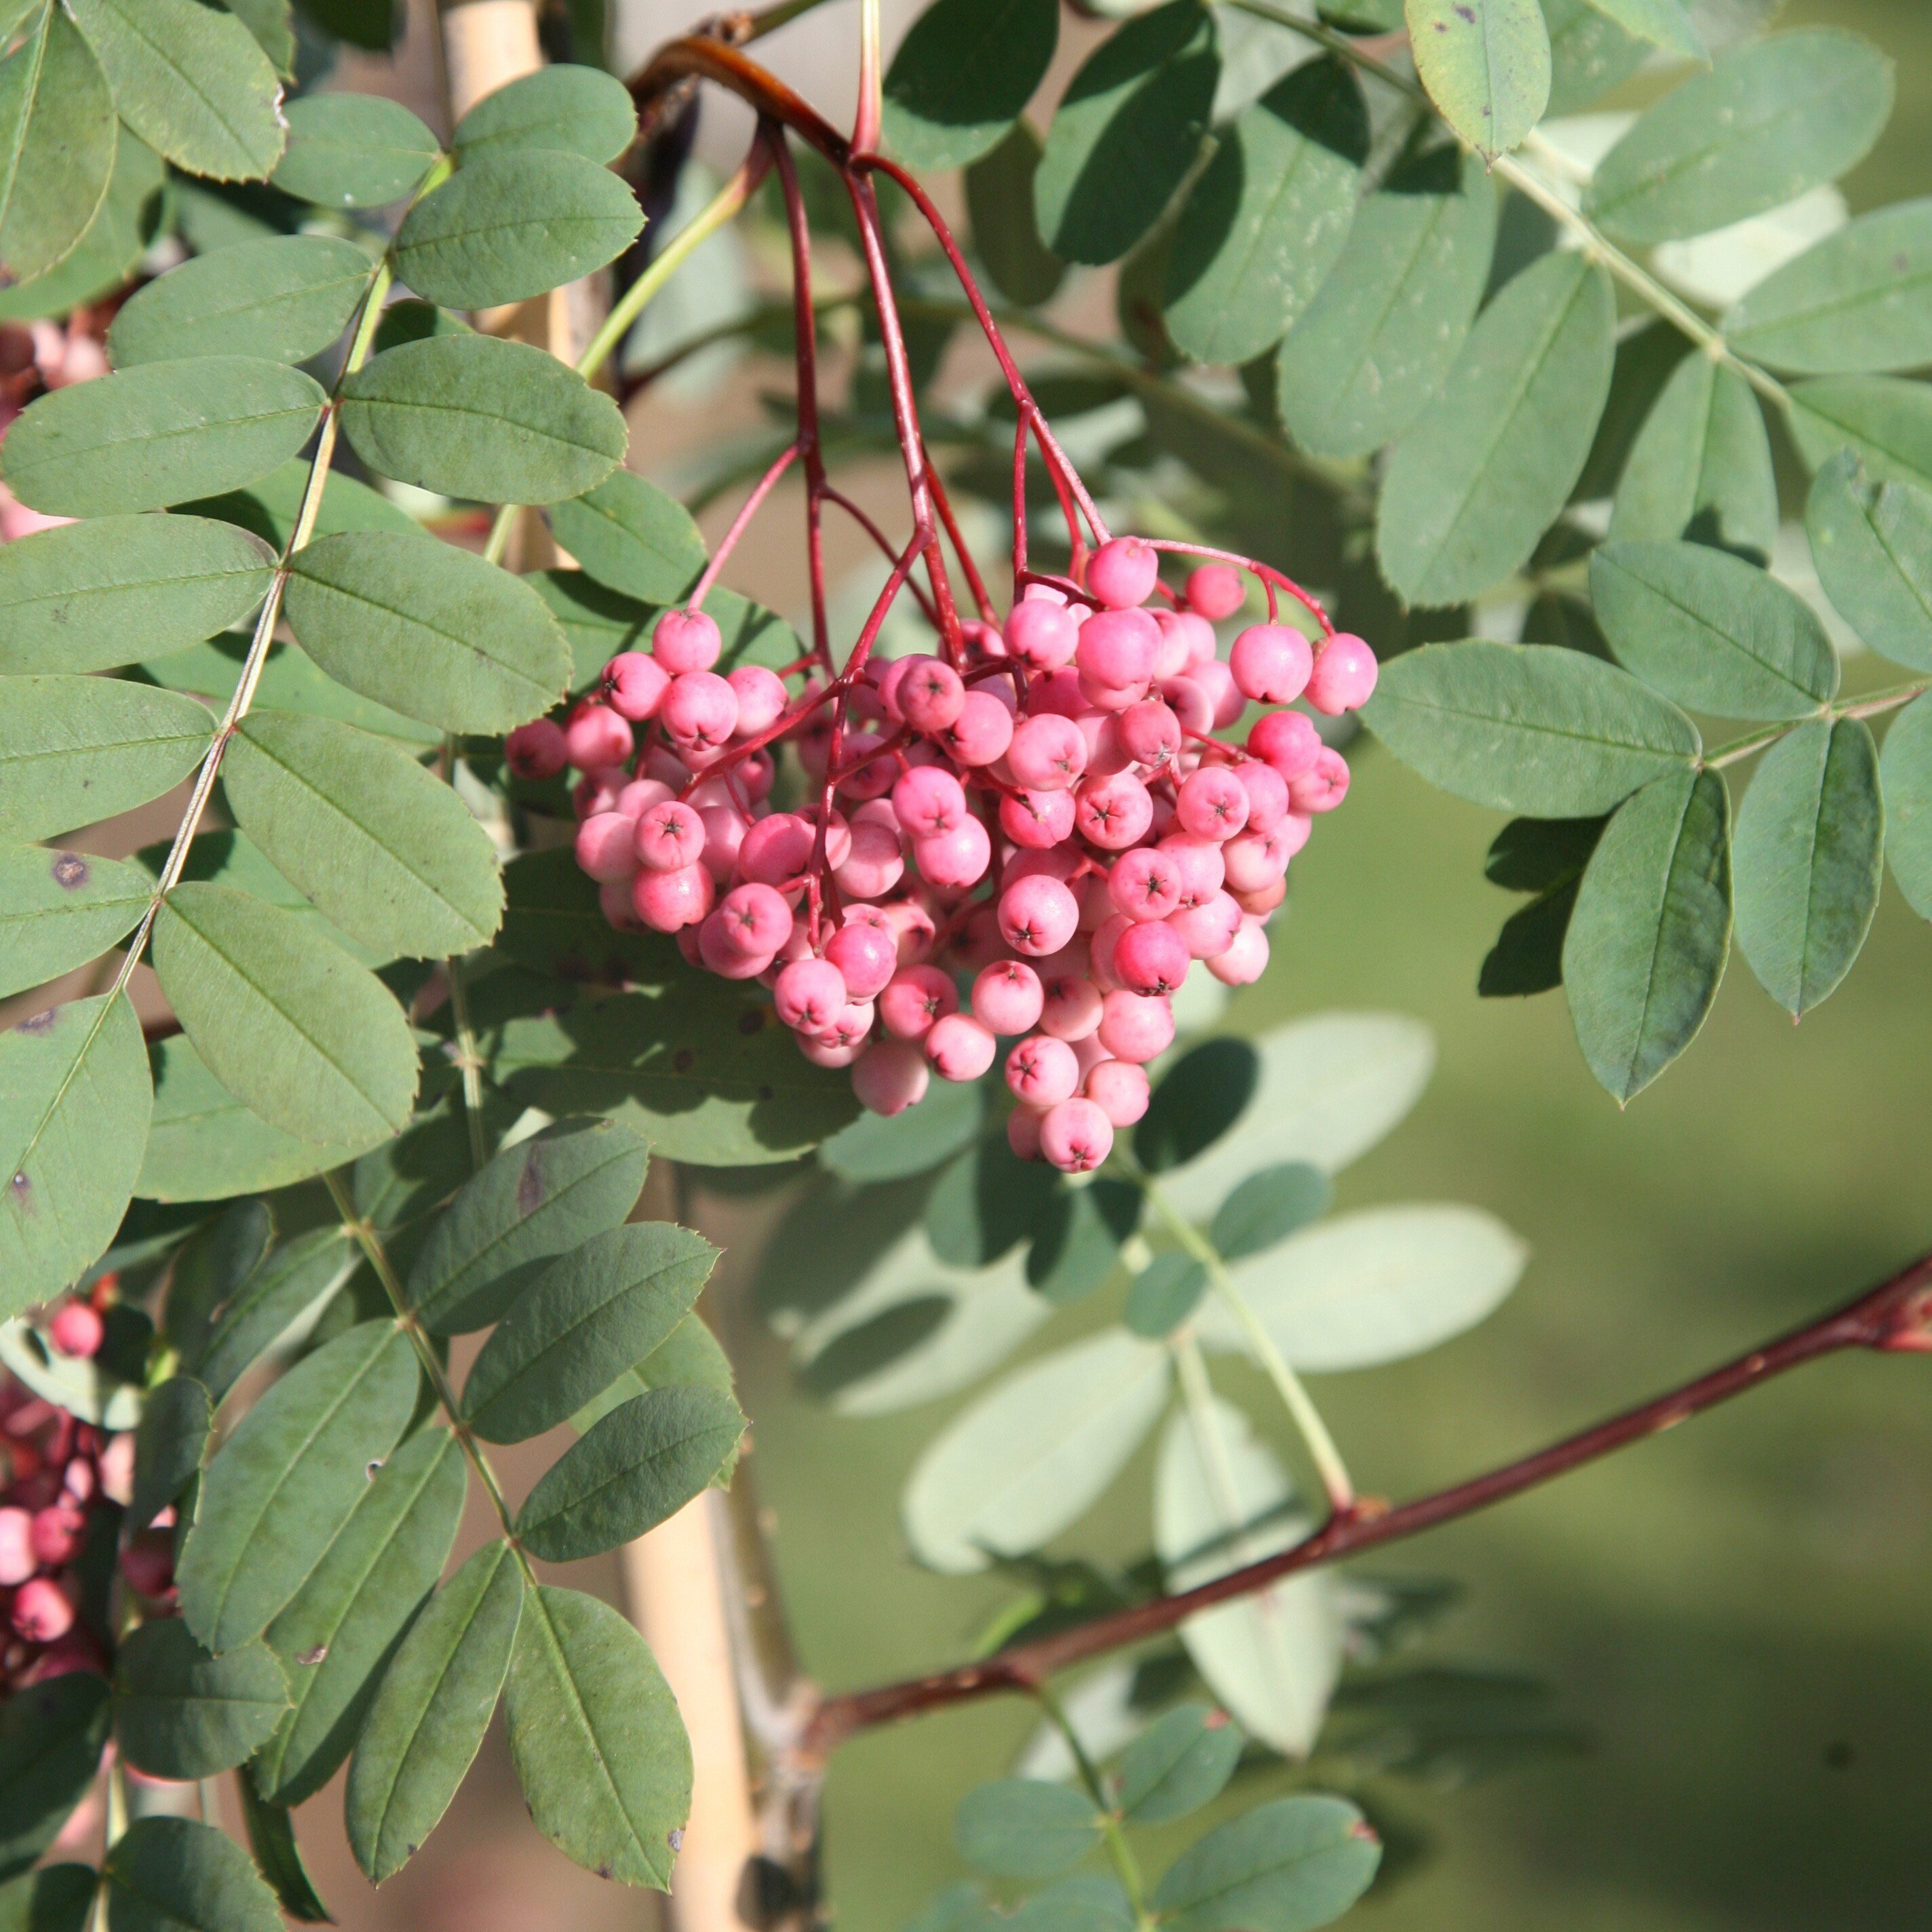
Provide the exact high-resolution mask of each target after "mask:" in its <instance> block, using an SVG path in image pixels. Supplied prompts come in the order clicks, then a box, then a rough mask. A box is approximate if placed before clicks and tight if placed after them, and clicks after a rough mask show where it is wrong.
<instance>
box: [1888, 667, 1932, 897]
mask: <svg viewBox="0 0 1932 1932" xmlns="http://www.w3.org/2000/svg"><path fill="white" fill-rule="evenodd" d="M1879 777H1880V778H1882V779H1883V781H1884V783H1885V820H1886V823H1885V848H1886V852H1887V854H1888V856H1889V857H1890V859H1891V876H1892V877H1893V878H1894V879H1895V880H1897V882H1898V889H1899V890H1900V892H1903V894H1904V895H1905V902H1906V904H1907V905H1909V906H1910V907H1911V908H1912V910H1913V911H1914V912H1915V913H1917V914H1918V916H1919V917H1920V918H1921V919H1932V704H1928V703H1927V702H1926V700H1924V698H1923V697H1917V698H1914V699H1913V700H1912V702H1911V703H1909V704H1908V705H1907V706H1906V707H1905V709H1903V711H1901V712H1900V713H1899V714H1898V715H1897V717H1896V718H1894V719H1893V720H1892V723H1891V730H1889V731H1888V732H1887V733H1885V755H1884V757H1882V758H1881V759H1880V760H1879Z"/></svg>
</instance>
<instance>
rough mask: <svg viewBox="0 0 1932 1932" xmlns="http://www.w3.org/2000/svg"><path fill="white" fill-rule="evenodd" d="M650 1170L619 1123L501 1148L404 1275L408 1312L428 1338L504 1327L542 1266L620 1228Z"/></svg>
mask: <svg viewBox="0 0 1932 1932" xmlns="http://www.w3.org/2000/svg"><path fill="white" fill-rule="evenodd" d="M649 1165H650V1149H649V1148H648V1147H647V1146H646V1145H645V1144H644V1143H643V1142H642V1141H641V1140H640V1139H638V1138H637V1136H636V1135H635V1134H634V1133H631V1130H629V1129H628V1127H625V1126H623V1125H622V1124H621V1123H619V1122H618V1121H559V1122H557V1123H556V1124H555V1125H554V1126H553V1127H547V1128H545V1129H544V1131H543V1132H542V1133H539V1134H534V1135H532V1136H531V1137H530V1138H529V1139H528V1140H526V1141H519V1142H517V1144H516V1145H515V1146H514V1147H508V1148H504V1150H503V1151H502V1153H500V1154H498V1155H496V1157H495V1158H494V1159H493V1160H490V1162H489V1163H487V1165H486V1166H484V1167H483V1169H481V1171H480V1172H478V1173H477V1174H476V1175H474V1176H473V1177H472V1178H471V1179H470V1180H469V1181H466V1182H465V1183H464V1184H463V1189H462V1191H461V1192H460V1193H458V1196H456V1198H455V1200H453V1201H452V1202H451V1203H450V1204H449V1207H448V1208H446V1210H445V1211H443V1214H441V1215H440V1217H438V1218H437V1223H436V1226H435V1227H434V1229H432V1230H431V1234H430V1237H429V1239H428V1241H427V1242H426V1243H425V1244H424V1247H423V1250H422V1253H421V1254H419V1256H417V1257H416V1262H415V1265H413V1267H412V1268H410V1274H409V1281H408V1283H407V1288H406V1289H405V1295H406V1298H407V1301H408V1303H409V1306H410V1308H411V1309H412V1310H414V1311H415V1313H416V1316H418V1317H419V1319H420V1320H421V1321H422V1323H423V1325H424V1326H425V1327H426V1328H428V1329H429V1331H431V1334H438V1335H457V1334H463V1332H465V1331H466V1330H469V1329H472V1328H487V1327H488V1326H489V1325H490V1323H491V1322H496V1321H499V1320H500V1319H502V1316H503V1315H504V1314H505V1312H506V1311H507V1310H508V1308H509V1306H510V1304H511V1303H512V1302H513V1301H515V1300H516V1298H517V1296H518V1295H520V1294H521V1293H522V1292H523V1290H524V1289H526V1288H527V1287H529V1286H530V1284H531V1283H532V1282H533V1281H534V1280H535V1279H536V1277H538V1274H541V1272H542V1270H543V1266H544V1264H545V1263H546V1262H549V1261H550V1260H552V1259H554V1258H555V1257H556V1256H559V1255H562V1254H567V1253H569V1252H570V1250H572V1249H574V1248H576V1247H580V1246H581V1245H582V1244H583V1243H584V1242H586V1241H589V1239H590V1238H592V1236H593V1235H603V1234H607V1233H608V1232H610V1230H611V1229H613V1228H616V1227H617V1226H620V1225H621V1224H622V1222H623V1220H624V1218H625V1216H626V1215H628V1214H629V1213H630V1211H631V1209H632V1208H634V1207H635V1206H636V1205H637V1196H639V1194H640V1193H642V1192H643V1185H644V1175H645V1173H646V1170H647V1169H648V1168H649ZM636 1360H637V1357H635V1356H633V1357H632V1358H631V1361H636Z"/></svg>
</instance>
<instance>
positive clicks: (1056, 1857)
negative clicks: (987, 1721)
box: [953, 1778, 1101, 1878]
mask: <svg viewBox="0 0 1932 1932" xmlns="http://www.w3.org/2000/svg"><path fill="white" fill-rule="evenodd" d="M1100 1825H1101V1820H1100V1813H1099V1812H1097V1811H1095V1810H1094V1801H1093V1800H1092V1799H1091V1798H1089V1797H1088V1796H1087V1794H1086V1793H1085V1792H1084V1791H1076V1790H1073V1788H1072V1787H1070V1786H1068V1785H1064V1784H1049V1782H1048V1781H1046V1779H1044V1778H999V1779H998V1780H996V1781H995V1782H994V1783H992V1784H983V1785H981V1786H980V1788H979V1790H977V1791H972V1792H968V1793H967V1795H966V1796H965V1799H964V1800H963V1801H962V1802H961V1804H960V1807H959V1813H958V1815H957V1817H956V1818H955V1820H954V1822H953V1843H955V1844H956V1846H958V1847H959V1855H960V1856H961V1857H962V1858H964V1859H965V1861H966V1862H967V1863H968V1864H969V1865H977V1866H978V1867H979V1868H980V1870H982V1871H984V1872H991V1873H993V1875H994V1876H995V1877H998V1878H1057V1877H1058V1876H1059V1875H1060V1874H1061V1873H1062V1872H1064V1871H1070V1870H1072V1869H1073V1867H1074V1866H1076V1865H1077V1864H1079V1862H1080V1861H1081V1860H1082V1858H1085V1856H1086V1855H1087V1854H1088V1852H1091V1850H1092V1849H1094V1846H1096V1845H1097V1844H1098V1843H1100Z"/></svg>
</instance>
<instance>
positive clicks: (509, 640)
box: [288, 344, 570, 733]
mask: <svg viewBox="0 0 1932 1932" xmlns="http://www.w3.org/2000/svg"><path fill="white" fill-rule="evenodd" d="M424 346H425V347H436V346H440V345H433V344H425V345H424ZM396 353H398V354H400V353H403V352H401V351H400V350H399V351H398V352H396ZM288 619H289V627H290V629H291V630H293V631H294V632H295V634H296V637H297V639H298V640H299V641H300V643H301V644H302V648H303V649H305V650H306V651H307V652H308V654H309V655H310V656H311V657H312V658H314V660H315V661H316V662H317V664H320V666H321V667H322V668H323V670H326V672H328V673H329V676H332V677H333V678H337V679H340V680H341V682H343V683H344V684H346V685H348V686H349V688H350V689H351V690H352V691H359V692H360V693H361V694H362V696H364V697H369V698H373V699H374V700H376V702H377V703H379V704H384V705H387V706H389V708H390V709H392V710H395V711H399V712H401V713H402V714H403V715H404V716H405V717H408V718H421V719H422V721H423V722H424V723H425V724H437V725H440V726H442V727H443V728H444V729H446V730H452V731H483V732H492V733H496V732H502V731H508V730H512V729H514V727H516V726H517V725H518V724H523V723H524V722H525V721H526V720H527V719H529V718H537V717H541V715H542V714H543V713H544V712H546V711H547V710H548V709H550V706H552V705H553V704H554V703H556V701H557V700H558V699H559V697H561V696H562V694H563V692H564V690H565V686H566V685H567V684H568V681H569V677H570V659H569V655H568V649H567V647H566V646H565V642H564V639H563V635H562V631H560V630H559V628H558V627H557V625H556V620H555V619H553V617H552V616H550V613H549V612H548V611H547V610H545V609H544V605H543V602H542V600H541V598H538V596H537V595H536V594H535V592H534V591H532V589H530V588H529V586H528V585H527V584H526V583H522V582H520V581H519V580H517V578H515V577H512V576H511V575H510V574H509V573H508V571H502V570H499V569H497V568H496V567H495V565H493V564H489V563H486V562H484V560H483V559H481V557H480V556H474V555H472V553H470V552H469V551H467V550H458V549H457V548H456V547H455V545H454V544H444V543H438V542H437V541H436V540H435V539H434V538H432V537H427V536H422V535H409V536H404V535H401V533H400V532H398V533H397V534H395V535H392V534H391V533H390V532H387V531H383V530H355V531H345V532H344V533H343V534H342V535H340V536H333V537H325V538H323V539H322V541H320V543H314V544H310V545H309V546H308V548H307V549H305V550H299V551H297V552H296V555H295V556H294V558H293V559H292V561H291V564H290V574H289V584H288Z"/></svg>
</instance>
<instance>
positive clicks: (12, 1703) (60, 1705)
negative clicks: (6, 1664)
mask: <svg viewBox="0 0 1932 1932" xmlns="http://www.w3.org/2000/svg"><path fill="white" fill-rule="evenodd" d="M107 1730H108V1700H107V1682H106V1681H105V1680H104V1679H101V1678H99V1677H96V1676H93V1675H92V1674H91V1673H89V1672H86V1671H72V1672H70V1673H68V1674H67V1675H66V1676H62V1677H50V1678H46V1679H43V1680H42V1681H41V1682H40V1683H38V1684H30V1685H26V1687H24V1688H23V1689H20V1690H18V1691H15V1692H14V1693H13V1694H12V1695H11V1696H10V1697H7V1698H5V1699H4V1700H0V1872H5V1873H7V1875H8V1876H11V1875H12V1874H13V1873H15V1872H17V1871H19V1870H22V1869H23V1867H26V1866H28V1865H30V1864H32V1863H33V1861H34V1860H35V1859H36V1858H38V1857H39V1856H40V1854H41V1853H42V1852H44V1851H45V1850H46V1848H47V1847H48V1846H49V1845H51V1844H52V1843H53V1841H54V1840H55V1838H57V1837H58V1836H59V1835H60V1829H61V1827H62V1826H63V1825H65V1823H67V1820H68V1814H70V1813H71V1811H73V1810H74V1807H75V1806H76V1805H78V1804H79V1803H80V1801H81V1800H82V1799H83V1798H85V1797H86V1796H87V1793H88V1790H89V1787H90V1786H91V1785H92V1784H93V1782H94V1781H95V1776H96V1775H97V1774H98V1772H99V1771H100V1769H101V1752H102V1751H104V1749H105V1748H107Z"/></svg>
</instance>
